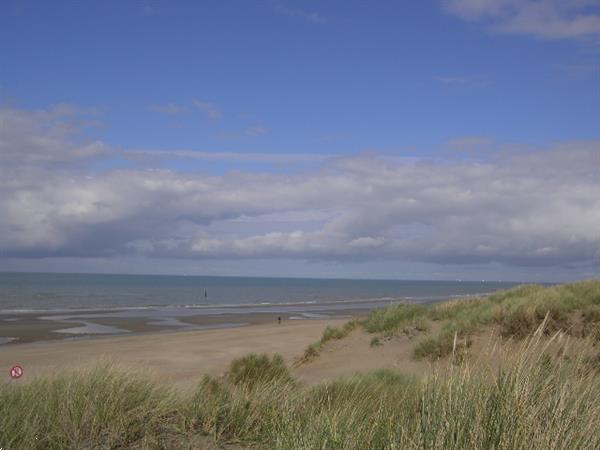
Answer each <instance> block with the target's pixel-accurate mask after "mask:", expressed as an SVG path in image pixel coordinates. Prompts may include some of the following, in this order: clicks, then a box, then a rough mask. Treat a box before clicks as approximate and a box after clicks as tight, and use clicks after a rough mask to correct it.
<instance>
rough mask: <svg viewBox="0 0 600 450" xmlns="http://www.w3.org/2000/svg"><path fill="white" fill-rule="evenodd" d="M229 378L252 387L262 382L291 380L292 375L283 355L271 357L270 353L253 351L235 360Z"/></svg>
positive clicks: (231, 380) (232, 381)
mask: <svg viewBox="0 0 600 450" xmlns="http://www.w3.org/2000/svg"><path fill="white" fill-rule="evenodd" d="M227 379H228V381H229V382H231V383H232V384H235V385H244V386H246V387H249V388H252V387H254V386H255V385H257V384H261V383H272V382H274V381H280V382H289V381H291V380H292V377H291V375H290V371H289V369H288V368H287V366H286V364H285V362H284V360H283V357H282V356H281V355H278V354H275V355H273V357H272V358H269V356H268V355H264V354H263V355H257V354H255V353H251V354H249V355H246V356H244V357H242V358H238V359H235V360H233V362H232V363H231V366H230V368H229V372H228V373H227Z"/></svg>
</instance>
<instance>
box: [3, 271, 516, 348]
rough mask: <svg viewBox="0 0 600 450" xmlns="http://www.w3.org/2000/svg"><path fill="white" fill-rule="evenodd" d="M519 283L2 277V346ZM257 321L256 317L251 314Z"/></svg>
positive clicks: (222, 323) (227, 322)
mask: <svg viewBox="0 0 600 450" xmlns="http://www.w3.org/2000/svg"><path fill="white" fill-rule="evenodd" d="M516 284H517V283H510V282H495V281H478V282H473V281H408V280H359V279H315V278H251V277H215V276H171V275H97V274H57V273H0V344H14V343H19V342H32V341H34V340H45V339H55V338H75V337H93V336H97V335H118V334H123V333H132V332H136V330H135V327H134V326H133V324H136V323H137V324H140V323H143V324H144V325H143V326H144V327H146V329H150V328H152V329H160V330H182V329H187V330H191V329H206V328H227V327H237V326H244V325H248V324H249V323H251V322H252V318H253V317H254V318H255V317H257V316H260V315H263V316H264V315H268V316H271V315H275V316H276V317H277V316H278V317H280V318H282V319H283V320H284V321H287V320H310V319H325V318H343V317H349V316H350V315H353V314H356V313H357V312H358V313H361V312H366V311H368V310H371V309H374V308H379V307H383V306H387V305H389V304H392V303H397V302H408V303H433V302H438V301H442V300H445V299H450V298H454V297H463V296H472V295H482V294H489V293H492V292H495V291H497V290H500V289H507V288H511V287H513V286H515V285H516ZM252 315H254V316H252Z"/></svg>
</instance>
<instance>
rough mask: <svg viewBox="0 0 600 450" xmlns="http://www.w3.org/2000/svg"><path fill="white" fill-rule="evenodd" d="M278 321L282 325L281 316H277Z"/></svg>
mask: <svg viewBox="0 0 600 450" xmlns="http://www.w3.org/2000/svg"><path fill="white" fill-rule="evenodd" d="M277 322H279V325H281V316H279V317H278V318H277Z"/></svg>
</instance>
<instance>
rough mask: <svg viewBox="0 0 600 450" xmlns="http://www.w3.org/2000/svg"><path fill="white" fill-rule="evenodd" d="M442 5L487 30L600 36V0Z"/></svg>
mask: <svg viewBox="0 0 600 450" xmlns="http://www.w3.org/2000/svg"><path fill="white" fill-rule="evenodd" d="M443 5H444V9H445V10H446V11H448V12H449V13H450V14H453V15H455V16H458V17H460V18H462V19H464V20H468V21H471V22H480V23H483V24H485V26H486V27H488V28H489V29H490V30H492V31H495V32H499V33H506V34H524V35H531V36H535V37H537V38H540V39H581V38H588V37H596V38H597V37H598V36H600V0H568V1H565V0H445V1H443Z"/></svg>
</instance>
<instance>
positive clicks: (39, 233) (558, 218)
mask: <svg viewBox="0 0 600 450" xmlns="http://www.w3.org/2000/svg"><path fill="white" fill-rule="evenodd" d="M63 116H64V111H58V112H57V111H56V110H49V111H45V112H44V111H42V112H33V113H32V112H27V111H22V110H15V109H3V110H1V111H0V118H2V120H0V160H1V161H2V165H1V166H0V251H1V252H2V255H3V256H4V257H33V256H39V257H41V256H44V257H46V256H47V257H56V256H65V257H81V256H86V257H92V256H93V257H99V256H100V257H108V256H115V255H121V256H122V255H131V254H142V255H146V256H149V257H155V258H199V259H203V258H204V259H205V258H217V259H223V258H233V259H238V258H239V259H243V258H296V259H303V260H330V259H336V260H374V259H382V258H384V259H397V260H404V261H425V262H435V263H440V264H446V263H449V264H470V263H488V262H500V263H504V264H509V265H516V266H519V265H527V266H544V265H559V266H565V265H569V264H584V265H585V264H592V265H594V264H596V265H597V264H598V262H599V260H598V259H599V255H600V227H598V224H599V223H600V174H599V172H598V170H597V168H598V167H600V142H598V141H590V142H567V143H564V144H561V145H557V146H555V147H554V148H551V149H545V150H543V151H538V152H531V153H529V154H526V155H521V156H504V157H498V158H496V159H494V160H493V161H486V162H476V161H475V162H473V161H467V162H465V161H452V160H448V161H431V160H429V161H425V160H421V161H419V160H416V161H415V160H414V159H413V160H411V159H395V160H390V159H386V158H384V157H378V156H374V155H358V156H354V157H340V158H332V159H328V160H326V161H324V162H322V164H320V165H319V166H318V167H317V168H316V169H314V170H312V171H310V172H307V171H304V172H302V173H294V174H290V173H286V172H285V171H284V172H280V173H258V172H239V173H231V174H224V175H207V174H197V173H190V172H185V173H180V172H177V171H173V170H161V169H142V168H136V167H133V168H130V169H127V170H123V169H110V170H106V169H105V170H102V171H100V170H97V169H94V167H95V166H94V165H93V161H95V160H97V158H103V157H106V158H110V157H112V156H113V155H114V153H113V152H112V150H110V149H108V148H107V147H106V146H105V145H104V144H102V143H95V144H81V145H79V144H76V143H75V142H74V140H73V137H72V136H73V135H72V134H71V132H70V131H68V132H67V131H65V130H64V129H63V127H62V126H61V125H60V123H57V120H58V122H60V121H61V118H62V117H63ZM188 153H190V154H189V155H188V154H187V153H186V154H183V155H180V156H181V157H188V156H189V157H193V156H194V155H192V153H193V152H188ZM242 155H243V154H241V153H232V154H226V155H223V154H221V155H220V156H217V157H220V158H223V157H226V158H242V157H243V156H242ZM199 157H201V158H210V157H211V156H210V154H208V153H205V154H200V156H199ZM265 157H266V158H270V157H272V156H270V155H267V156H265ZM289 157H290V156H289V155H281V158H289ZM145 167H147V166H145Z"/></svg>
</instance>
